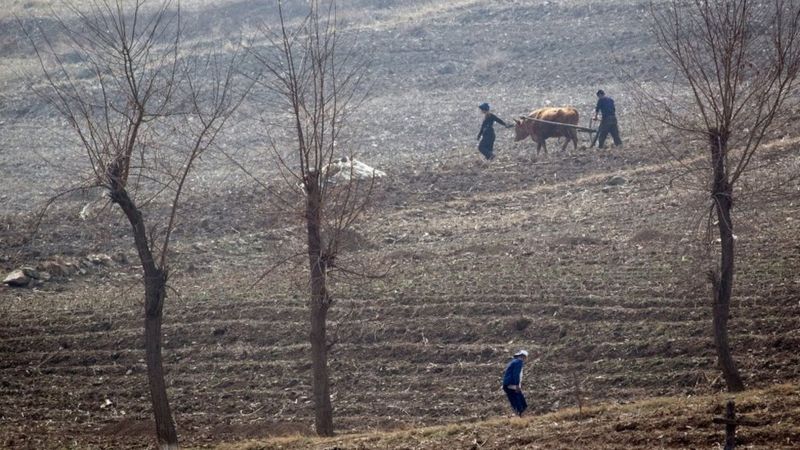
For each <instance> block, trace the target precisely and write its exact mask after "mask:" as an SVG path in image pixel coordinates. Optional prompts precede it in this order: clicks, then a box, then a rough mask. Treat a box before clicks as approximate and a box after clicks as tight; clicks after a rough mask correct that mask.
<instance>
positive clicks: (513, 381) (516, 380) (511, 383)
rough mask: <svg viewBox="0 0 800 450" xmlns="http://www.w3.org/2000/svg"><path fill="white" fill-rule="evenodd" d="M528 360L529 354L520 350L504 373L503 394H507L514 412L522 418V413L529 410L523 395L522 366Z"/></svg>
mask: <svg viewBox="0 0 800 450" xmlns="http://www.w3.org/2000/svg"><path fill="white" fill-rule="evenodd" d="M527 358H528V352H526V351H525V350H520V351H518V352H517V353H515V354H514V359H512V360H511V362H510V363H508V366H506V371H505V373H503V392H505V393H506V396H507V397H508V401H509V402H510V403H511V407H512V408H514V412H515V413H516V414H517V415H518V416H520V417H522V413H524V412H525V410H526V409H528V403H527V402H526V401H525V395H523V394H522V366H524V365H525V360H526V359H527Z"/></svg>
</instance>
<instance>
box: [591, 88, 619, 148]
mask: <svg viewBox="0 0 800 450" xmlns="http://www.w3.org/2000/svg"><path fill="white" fill-rule="evenodd" d="M598 114H601V115H602V119H601V120H600V126H599V127H597V135H596V136H595V138H594V139H593V140H592V147H594V143H595V141H599V146H598V148H605V146H606V138H607V137H608V135H609V133H610V134H611V137H612V138H613V139H614V146H616V147H622V139H620V137H619V126H618V125H617V109H616V107H615V106H614V99H612V98H611V97H607V96H606V93H605V92H603V90H602V89H601V90H599V91H597V106H596V107H595V108H594V118H593V119H592V120H597V115H598Z"/></svg>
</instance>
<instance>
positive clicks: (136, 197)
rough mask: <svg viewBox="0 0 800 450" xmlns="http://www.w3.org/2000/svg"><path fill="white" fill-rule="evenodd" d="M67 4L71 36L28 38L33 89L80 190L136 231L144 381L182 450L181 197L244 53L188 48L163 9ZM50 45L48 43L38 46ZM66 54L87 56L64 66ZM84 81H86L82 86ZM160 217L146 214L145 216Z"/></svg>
mask: <svg viewBox="0 0 800 450" xmlns="http://www.w3.org/2000/svg"><path fill="white" fill-rule="evenodd" d="M145 3H146V2H145V0H135V1H127V0H91V2H89V6H88V7H87V8H86V9H81V8H79V7H78V6H77V5H76V4H74V3H69V2H67V3H66V6H67V7H68V8H67V9H68V11H69V13H70V17H69V18H67V17H62V16H58V15H56V13H53V14H54V15H55V19H56V22H57V23H58V25H59V27H60V29H59V30H58V31H59V32H61V33H62V34H63V36H64V37H65V38H64V39H63V42H57V41H55V40H54V39H53V38H51V37H48V34H47V33H46V32H45V30H43V29H41V28H38V29H36V30H25V33H26V35H27V36H28V37H29V39H30V41H31V43H32V44H33V46H34V48H35V51H36V54H37V56H38V58H39V61H40V63H41V69H42V72H43V74H44V78H45V82H44V87H43V88H41V89H38V91H39V93H40V94H42V95H43V97H44V98H46V99H47V100H49V101H50V102H51V103H52V105H53V106H54V107H55V108H56V109H57V110H58V112H59V113H60V114H61V115H62V116H63V117H64V118H65V119H66V120H67V121H68V123H69V125H70V127H71V128H72V130H73V131H74V133H75V135H76V136H77V138H78V141H79V142H80V144H81V146H82V148H83V150H84V156H85V157H86V160H87V162H88V164H89V165H90V166H91V174H90V176H89V177H87V178H86V181H84V182H83V183H84V185H85V186H97V187H102V188H104V189H105V190H106V192H107V195H108V198H109V199H110V202H111V203H112V204H116V205H118V206H119V208H120V210H121V211H122V212H123V213H124V215H125V217H126V218H127V220H128V222H129V223H130V225H131V235H132V237H133V239H134V243H135V247H136V251H137V252H138V255H139V260H140V263H141V266H142V270H143V275H144V343H145V353H146V361H147V377H148V383H149V388H150V397H151V401H152V406H153V413H154V417H155V424H156V437H157V440H158V445H159V446H160V447H161V448H165V449H166V448H170V449H171V448H177V446H178V440H177V434H176V431H175V424H174V422H173V419H172V414H171V411H170V406H169V401H168V399H167V390H166V386H165V383H164V370H163V366H162V356H161V324H162V317H163V315H162V311H163V307H164V302H165V300H166V297H167V289H168V285H167V281H168V278H169V260H170V254H171V252H170V239H171V237H172V236H173V232H174V231H175V227H176V225H177V223H178V217H179V214H180V203H179V201H180V199H181V194H182V193H183V191H184V190H185V188H186V185H187V183H188V181H189V175H190V173H191V172H192V170H193V169H194V168H195V166H196V164H197V163H198V161H199V159H200V158H201V156H202V155H203V153H204V152H205V151H206V150H208V149H209V148H210V147H211V146H212V145H213V144H214V142H215V140H216V139H217V137H218V136H219V134H220V132H221V131H222V130H223V128H224V126H225V124H226V121H227V120H228V119H229V118H230V117H231V115H232V113H233V111H234V110H235V109H236V108H237V106H238V105H239V104H240V103H241V101H242V99H243V98H244V95H245V94H246V91H247V89H246V88H245V89H242V90H237V89H236V88H235V86H236V84H237V83H236V81H237V75H236V72H235V70H234V69H235V66H236V65H237V63H238V61H239V59H240V57H239V54H238V53H237V52H233V53H232V54H228V55H226V56H224V55H222V54H218V53H215V52H213V51H208V50H207V49H203V48H194V49H191V51H189V49H185V48H184V44H183V43H182V39H181V37H182V26H181V14H180V7H179V4H178V3H177V2H173V1H171V0H164V1H162V2H160V3H159V4H156V5H155V6H152V4H147V5H145ZM42 41H43V42H42ZM59 49H66V50H68V51H71V52H74V53H77V54H79V55H80V58H79V59H80V62H79V63H73V64H68V63H66V62H65V60H64V57H63V56H62V55H63V54H64V53H63V52H60V51H59ZM86 74H88V75H86ZM164 202H166V204H165V206H166V207H165V208H152V210H150V209H147V206H148V205H156V206H158V205H159V203H161V206H164Z"/></svg>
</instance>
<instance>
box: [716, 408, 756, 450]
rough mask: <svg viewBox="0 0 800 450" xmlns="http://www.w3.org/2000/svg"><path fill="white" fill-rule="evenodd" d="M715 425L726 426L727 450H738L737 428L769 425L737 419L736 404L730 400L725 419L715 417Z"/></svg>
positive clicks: (743, 418) (742, 418)
mask: <svg viewBox="0 0 800 450" xmlns="http://www.w3.org/2000/svg"><path fill="white" fill-rule="evenodd" d="M713 422H714V423H717V424H722V425H725V447H724V448H725V450H734V449H735V448H736V427H737V426H740V425H741V426H747V427H760V426H764V425H766V424H767V422H766V421H758V420H750V419H747V418H745V417H738V418H737V417H736V403H734V401H733V400H728V403H726V404H725V417H714V420H713Z"/></svg>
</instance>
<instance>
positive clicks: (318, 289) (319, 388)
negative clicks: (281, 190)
mask: <svg viewBox="0 0 800 450" xmlns="http://www.w3.org/2000/svg"><path fill="white" fill-rule="evenodd" d="M307 176H308V178H307V183H306V188H307V190H308V192H307V195H306V230H307V233H308V262H309V269H310V275H309V281H310V285H311V298H310V304H309V310H310V312H311V333H310V337H311V369H312V376H313V391H314V392H313V395H314V424H315V427H316V430H317V434H318V435H320V436H333V407H332V406H331V395H330V380H329V378H328V342H327V337H326V321H327V316H328V308H329V306H330V297H329V296H328V289H327V282H326V278H325V277H326V271H327V261H326V255H325V253H324V249H323V246H322V233H321V229H320V228H321V223H322V211H321V207H322V192H321V190H320V184H319V175H318V173H316V172H313V173H309V174H308V175H307Z"/></svg>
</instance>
